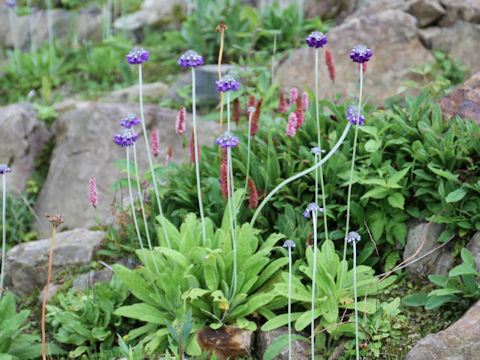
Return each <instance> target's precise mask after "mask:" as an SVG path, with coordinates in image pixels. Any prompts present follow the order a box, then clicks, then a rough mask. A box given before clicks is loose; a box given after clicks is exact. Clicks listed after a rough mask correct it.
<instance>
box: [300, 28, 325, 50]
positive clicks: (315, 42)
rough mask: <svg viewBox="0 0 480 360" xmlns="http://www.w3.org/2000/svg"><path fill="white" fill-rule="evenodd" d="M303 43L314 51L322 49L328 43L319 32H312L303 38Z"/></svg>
mask: <svg viewBox="0 0 480 360" xmlns="http://www.w3.org/2000/svg"><path fill="white" fill-rule="evenodd" d="M305 41H306V43H307V44H308V46H310V47H312V48H315V49H318V48H323V45H325V44H326V43H328V41H327V37H326V36H325V35H324V34H323V33H322V32H320V31H313V32H312V33H310V35H308V36H307V37H306V38H305Z"/></svg>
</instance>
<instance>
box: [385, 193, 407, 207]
mask: <svg viewBox="0 0 480 360" xmlns="http://www.w3.org/2000/svg"><path fill="white" fill-rule="evenodd" d="M387 200H388V203H389V204H390V205H391V206H393V207H394V208H398V209H402V210H403V207H404V205H405V198H404V197H403V195H402V194H400V193H394V194H392V195H390V196H389V197H388V198H387Z"/></svg>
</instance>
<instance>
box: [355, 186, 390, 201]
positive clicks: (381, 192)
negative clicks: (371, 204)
mask: <svg viewBox="0 0 480 360" xmlns="http://www.w3.org/2000/svg"><path fill="white" fill-rule="evenodd" d="M389 191H390V189H388V188H380V187H376V188H374V189H372V190H370V191H367V192H366V193H365V194H363V196H362V197H361V199H368V198H374V199H383V198H384V197H385V196H387V195H388V193H389Z"/></svg>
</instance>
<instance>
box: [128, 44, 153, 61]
mask: <svg viewBox="0 0 480 360" xmlns="http://www.w3.org/2000/svg"><path fill="white" fill-rule="evenodd" d="M149 55H150V52H149V51H148V50H145V49H144V48H141V47H139V46H135V47H134V48H133V49H132V51H130V52H129V53H128V54H127V61H128V63H129V64H131V65H137V64H138V65H140V64H143V63H144V62H147V61H148V56H149Z"/></svg>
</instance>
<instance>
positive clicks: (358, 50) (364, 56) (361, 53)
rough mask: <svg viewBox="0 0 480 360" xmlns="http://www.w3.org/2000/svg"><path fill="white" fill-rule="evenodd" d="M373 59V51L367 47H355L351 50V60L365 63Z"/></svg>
mask: <svg viewBox="0 0 480 360" xmlns="http://www.w3.org/2000/svg"><path fill="white" fill-rule="evenodd" d="M371 57H372V50H370V49H369V48H367V47H366V46H365V45H355V47H354V48H353V49H352V50H350V58H351V59H352V60H353V61H354V62H358V63H364V62H367V61H368V60H369V59H370V58H371Z"/></svg>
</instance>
